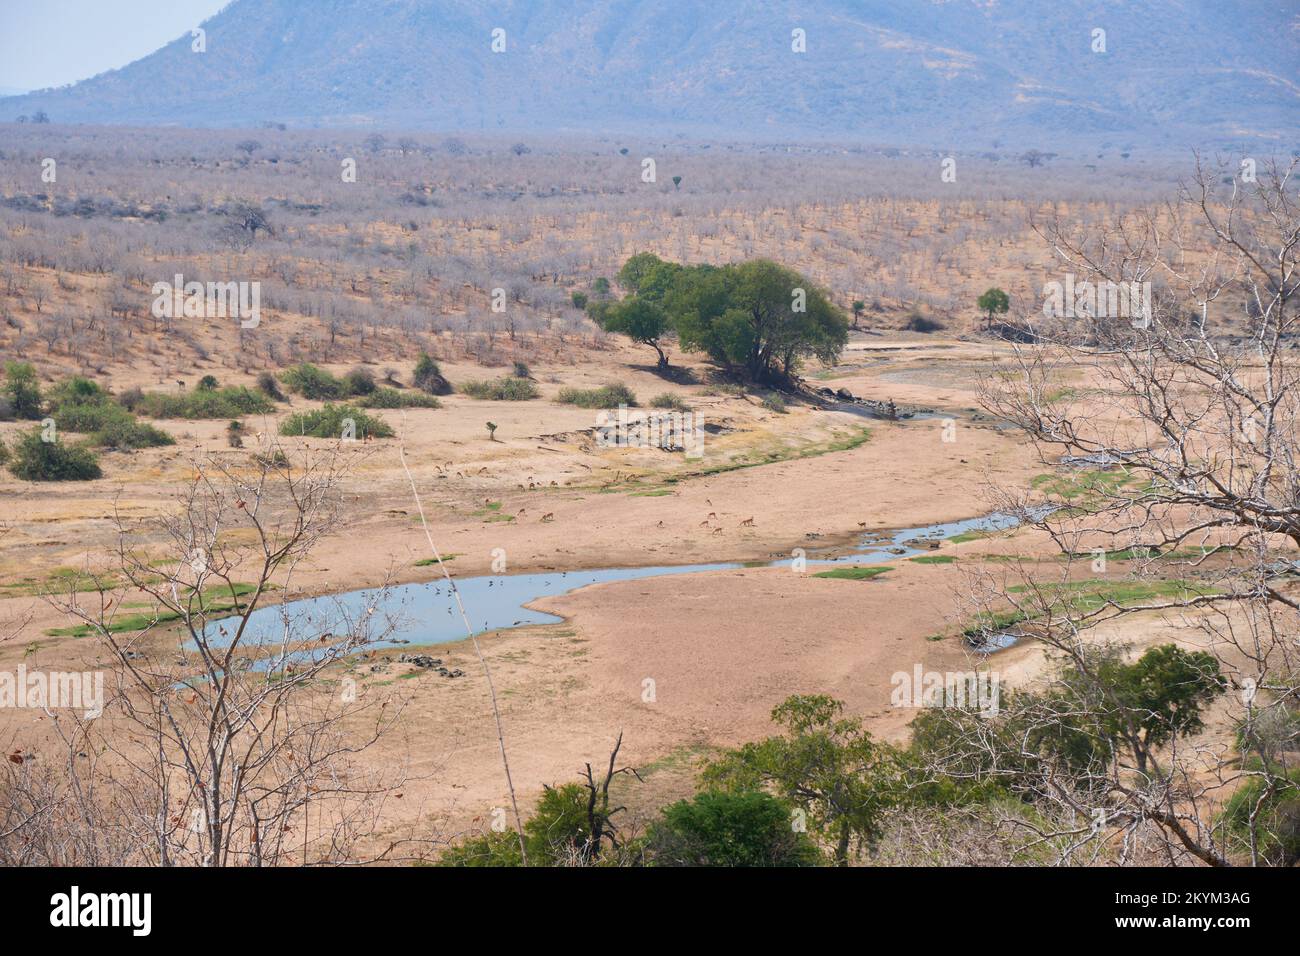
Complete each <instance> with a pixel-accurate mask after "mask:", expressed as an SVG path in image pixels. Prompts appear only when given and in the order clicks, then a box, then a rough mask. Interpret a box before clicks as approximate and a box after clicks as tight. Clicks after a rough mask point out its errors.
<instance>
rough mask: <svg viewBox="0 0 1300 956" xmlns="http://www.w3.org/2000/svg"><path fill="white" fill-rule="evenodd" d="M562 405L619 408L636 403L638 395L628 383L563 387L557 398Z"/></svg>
mask: <svg viewBox="0 0 1300 956" xmlns="http://www.w3.org/2000/svg"><path fill="white" fill-rule="evenodd" d="M557 401H558V402H560V404H562V405H577V406H578V407H579V408H618V406H620V405H627V406H628V407H629V408H630V407H632V406H634V405H636V396H635V395H633V394H632V390H631V389H630V388H628V387H627V386H626V385H619V384H610V385H604V386H602V387H600V388H590V389H581V388H562V389H560V395H559V398H558V399H557Z"/></svg>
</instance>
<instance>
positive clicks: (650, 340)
mask: <svg viewBox="0 0 1300 956" xmlns="http://www.w3.org/2000/svg"><path fill="white" fill-rule="evenodd" d="M599 324H600V327H601V328H603V329H604V330H605V331H606V332H614V333H617V334H620V335H626V336H627V337H628V338H630V339H631V340H632V341H633V342H637V343H639V344H641V345H648V346H650V347H651V348H652V349H654V350H655V353H656V354H657V355H658V356H659V363H658V364H659V368H661V369H665V368H667V367H668V354H667V353H666V352H665V351H664V348H663V344H662V342H661V340H662V339H663V337H664V335H666V334H667V332H668V330H669V322H668V313H666V312H665V311H664V310H663V309H662V308H661V307H660V306H658V305H656V304H655V303H654V302H651V301H649V300H648V299H643V298H641V297H640V296H630V297H629V298H626V299H624V300H623V301H622V302H619V303H616V304H614V305H612V306H610V307H609V308H607V309H603V310H602V311H601V316H600V320H599Z"/></svg>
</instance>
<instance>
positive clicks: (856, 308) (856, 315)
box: [853, 299, 867, 329]
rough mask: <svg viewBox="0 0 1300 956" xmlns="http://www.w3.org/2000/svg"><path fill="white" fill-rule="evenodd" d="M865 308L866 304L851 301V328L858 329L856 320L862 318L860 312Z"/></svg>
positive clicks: (858, 300)
mask: <svg viewBox="0 0 1300 956" xmlns="http://www.w3.org/2000/svg"><path fill="white" fill-rule="evenodd" d="M866 307H867V304H866V303H865V302H863V301H862V300H861V299H854V300H853V327H854V328H855V329H856V328H857V327H858V320H859V319H861V318H862V312H863V310H864V309H865V308H866Z"/></svg>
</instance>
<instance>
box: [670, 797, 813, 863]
mask: <svg viewBox="0 0 1300 956" xmlns="http://www.w3.org/2000/svg"><path fill="white" fill-rule="evenodd" d="M791 820H792V815H791V812H790V808H789V807H788V806H786V805H785V804H784V803H782V802H781V801H780V800H778V799H776V797H773V796H772V795H771V794H768V793H762V792H761V791H744V792H736V793H727V792H706V793H699V794H696V795H695V797H693V798H692V799H690V800H681V801H679V802H677V803H674V804H673V805H671V806H669V807H666V808H665V809H664V812H663V818H662V820H659V821H657V822H655V823H654V824H653V825H652V826H651V827H650V833H649V840H648V849H649V851H650V853H651V855H652V858H653V860H654V865H656V866H782V867H784V866H818V865H819V864H821V863H822V854H821V851H820V850H818V848H817V846H816V845H815V844H814V843H813V842H812V840H810V839H809V838H808V834H807V833H804V832H801V831H799V830H798V829H796V828H795V827H794V826H793V825H792V822H791Z"/></svg>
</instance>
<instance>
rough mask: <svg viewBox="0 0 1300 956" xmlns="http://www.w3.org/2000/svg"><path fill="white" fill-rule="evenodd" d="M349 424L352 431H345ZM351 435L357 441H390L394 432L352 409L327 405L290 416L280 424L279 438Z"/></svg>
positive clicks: (387, 426)
mask: <svg viewBox="0 0 1300 956" xmlns="http://www.w3.org/2000/svg"><path fill="white" fill-rule="evenodd" d="M349 421H350V422H351V426H352V427H351V429H350V430H349V429H348V428H347V424H348V422H349ZM349 431H350V433H351V434H350V437H353V438H356V439H358V440H360V439H362V438H365V437H366V436H370V437H371V438H392V437H393V434H394V432H393V429H392V428H391V427H389V425H388V423H387V422H385V421H384V420H383V419H382V418H376V417H375V416H373V415H367V414H366V413H365V412H363V411H362V410H361V409H360V408H357V407H356V406H355V405H333V404H327V405H325V406H324V407H323V408H317V409H313V410H311V411H309V412H298V413H297V414H296V415H290V416H289V417H288V418H286V419H285V420H284V421H283V422H281V423H280V434H281V435H285V436H289V435H305V436H309V437H311V438H336V439H337V438H343V437H344V436H345V435H347V434H348V432H349Z"/></svg>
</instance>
